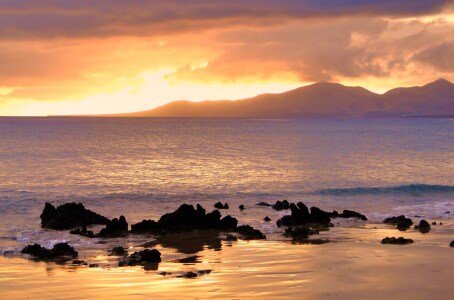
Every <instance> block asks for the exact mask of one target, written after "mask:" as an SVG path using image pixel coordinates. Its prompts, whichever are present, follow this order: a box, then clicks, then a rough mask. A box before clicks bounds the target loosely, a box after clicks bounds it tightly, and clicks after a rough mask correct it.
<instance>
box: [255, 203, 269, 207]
mask: <svg viewBox="0 0 454 300" xmlns="http://www.w3.org/2000/svg"><path fill="white" fill-rule="evenodd" d="M256 205H257V206H265V207H270V206H272V205H271V204H269V203H266V202H259V203H257V204H256Z"/></svg>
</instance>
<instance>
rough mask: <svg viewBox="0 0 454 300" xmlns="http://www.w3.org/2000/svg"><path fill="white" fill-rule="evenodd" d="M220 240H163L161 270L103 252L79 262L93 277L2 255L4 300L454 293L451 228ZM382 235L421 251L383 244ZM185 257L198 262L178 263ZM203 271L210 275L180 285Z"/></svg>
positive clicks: (367, 226) (204, 236)
mask: <svg viewBox="0 0 454 300" xmlns="http://www.w3.org/2000/svg"><path fill="white" fill-rule="evenodd" d="M217 236H218V234H215V233H213V232H208V233H207V232H194V233H189V234H188V233H180V234H175V235H172V236H170V237H168V238H166V241H165V242H162V241H161V243H162V244H158V245H157V246H156V249H158V250H159V251H161V253H162V262H161V263H159V266H158V269H157V270H144V268H143V267H141V266H136V267H117V261H118V258H117V257H113V256H109V255H108V253H107V251H106V249H107V248H108V246H107V245H106V244H101V245H99V249H97V250H96V249H92V250H90V251H84V252H82V253H81V254H80V256H79V258H80V259H86V260H87V261H89V262H90V263H96V264H98V265H99V267H97V268H89V267H88V266H75V265H71V264H65V265H59V264H56V263H53V262H36V261H33V260H29V259H26V258H25V257H17V255H10V256H9V255H5V256H3V257H0V286H1V291H2V299H89V298H107V299H124V298H128V299H158V298H159V299H289V298H291V299H331V298H332V299H364V298H368V299H385V298H386V299H428V298H430V299H449V298H451V296H452V294H453V292H454V287H453V285H452V278H454V261H453V259H452V256H453V252H454V249H453V248H450V247H449V242H450V239H452V237H453V236H454V223H452V222H446V221H445V220H444V221H443V225H436V226H432V230H431V232H430V233H428V234H421V233H420V232H419V231H416V230H413V229H410V230H408V231H406V232H403V233H402V232H399V231H398V230H397V229H395V228H393V226H390V225H386V224H374V223H366V222H365V223H364V224H360V225H351V224H350V225H348V226H342V227H341V226H339V227H334V228H331V229H330V230H329V231H325V232H321V233H320V235H319V236H318V235H317V236H313V237H311V238H310V240H314V239H315V240H317V239H323V240H329V243H325V244H302V243H294V242H291V241H285V240H282V239H281V240H273V239H272V238H271V239H270V240H259V241H257V240H255V241H243V240H239V241H233V242H229V241H220V240H217V239H216V238H217ZM385 236H405V237H407V238H411V239H414V241H415V243H414V244H411V245H382V244H380V240H381V239H382V238H383V237H385ZM216 240H217V242H218V244H217V242H215V243H212V241H216ZM207 241H208V245H206V244H207ZM112 242H113V244H115V241H114V239H110V240H109V244H110V243H112ZM210 243H211V245H213V244H214V245H217V246H215V247H213V246H209V244H210ZM134 246H135V245H134V243H133V242H131V243H130V244H129V247H130V248H129V249H128V250H129V252H133V251H137V250H140V249H143V248H141V247H134ZM194 256H196V257H195V258H194ZM187 257H191V258H193V261H192V262H189V263H181V262H180V261H179V260H180V259H182V258H187ZM199 270H211V273H210V274H206V275H202V276H198V277H197V278H179V277H178V276H180V275H182V274H184V273H185V272H188V271H194V272H197V271H199ZM163 272H167V273H168V274H165V273H163Z"/></svg>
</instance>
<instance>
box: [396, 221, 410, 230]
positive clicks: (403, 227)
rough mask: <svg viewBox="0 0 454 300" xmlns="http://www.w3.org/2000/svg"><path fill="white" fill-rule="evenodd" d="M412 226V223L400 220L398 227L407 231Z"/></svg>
mask: <svg viewBox="0 0 454 300" xmlns="http://www.w3.org/2000/svg"><path fill="white" fill-rule="evenodd" d="M408 228H410V224H409V223H408V222H399V223H397V229H398V230H399V231H405V230H407V229H408Z"/></svg>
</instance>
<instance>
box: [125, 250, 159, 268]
mask: <svg viewBox="0 0 454 300" xmlns="http://www.w3.org/2000/svg"><path fill="white" fill-rule="evenodd" d="M160 262H161V252H159V251H158V250H156V249H145V250H143V251H138V252H134V253H133V254H131V255H129V256H126V257H124V258H122V259H120V261H119V262H118V266H120V267H125V266H144V265H147V264H157V263H160Z"/></svg>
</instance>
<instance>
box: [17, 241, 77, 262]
mask: <svg viewBox="0 0 454 300" xmlns="http://www.w3.org/2000/svg"><path fill="white" fill-rule="evenodd" d="M21 253H23V254H30V255H32V256H34V257H35V258H37V259H40V260H56V259H68V260H69V259H72V258H76V257H77V256H78V255H79V253H78V252H77V251H76V250H74V248H73V247H71V246H70V245H69V244H68V243H58V244H55V245H54V247H53V248H52V249H47V248H44V247H42V246H41V245H39V244H33V245H28V246H26V247H25V248H24V249H22V251H21Z"/></svg>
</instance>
